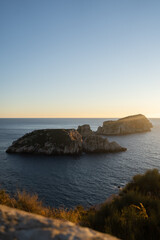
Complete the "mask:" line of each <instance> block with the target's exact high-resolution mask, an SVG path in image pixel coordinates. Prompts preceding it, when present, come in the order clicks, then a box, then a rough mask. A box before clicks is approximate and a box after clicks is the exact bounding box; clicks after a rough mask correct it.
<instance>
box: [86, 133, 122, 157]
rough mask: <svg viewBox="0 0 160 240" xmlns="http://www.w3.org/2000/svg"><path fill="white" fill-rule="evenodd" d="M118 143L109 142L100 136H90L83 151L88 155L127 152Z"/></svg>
mask: <svg viewBox="0 0 160 240" xmlns="http://www.w3.org/2000/svg"><path fill="white" fill-rule="evenodd" d="M126 150H127V149H126V148H123V147H121V146H120V145H119V144H118V143H116V142H111V143H110V142H108V140H107V138H104V137H102V136H99V135H90V136H88V137H86V138H85V139H84V141H83V151H84V152H86V153H108V152H121V151H126Z"/></svg>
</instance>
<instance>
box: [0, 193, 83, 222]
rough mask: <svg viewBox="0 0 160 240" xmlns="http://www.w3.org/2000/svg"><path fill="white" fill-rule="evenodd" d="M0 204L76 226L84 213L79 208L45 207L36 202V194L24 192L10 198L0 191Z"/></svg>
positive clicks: (40, 202)
mask: <svg viewBox="0 0 160 240" xmlns="http://www.w3.org/2000/svg"><path fill="white" fill-rule="evenodd" d="M0 204H3V205H6V206H9V207H13V208H17V209H20V210H23V211H26V212H30V213H35V214H39V215H42V216H45V217H50V218H56V219H63V220H68V221H71V222H74V223H76V224H79V223H80V222H81V220H82V216H85V213H86V211H85V210H84V208H83V207H80V206H79V207H76V208H75V209H65V208H59V209H56V208H50V207H45V206H43V203H42V201H39V200H38V195H37V194H33V195H31V194H29V193H27V192H26V191H22V192H20V191H17V192H16V194H15V196H14V197H11V196H10V195H9V194H8V193H6V191H5V190H0Z"/></svg>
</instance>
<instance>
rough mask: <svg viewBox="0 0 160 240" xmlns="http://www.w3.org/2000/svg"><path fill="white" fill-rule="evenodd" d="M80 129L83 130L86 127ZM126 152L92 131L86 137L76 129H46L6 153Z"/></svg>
mask: <svg viewBox="0 0 160 240" xmlns="http://www.w3.org/2000/svg"><path fill="white" fill-rule="evenodd" d="M88 126H89V125H88ZM80 128H81V129H82V130H83V129H84V128H86V126H85V125H84V126H81V127H79V129H80ZM89 129H90V126H89ZM125 150H126V148H123V147H121V146H120V145H119V144H117V143H116V142H109V141H108V140H107V138H104V137H102V136H99V135H96V134H94V133H93V132H92V130H91V129H90V131H89V132H88V134H85V137H84V136H82V135H81V134H80V133H79V132H78V131H77V130H75V129H44V130H35V131H33V132H31V133H27V134H25V135H24V136H23V137H21V138H19V139H18V140H16V141H14V142H13V143H12V145H11V146H10V147H9V148H8V149H7V151H6V152H7V153H31V154H46V155H65V154H66V155H67V154H80V153H82V152H86V153H109V152H121V151H125Z"/></svg>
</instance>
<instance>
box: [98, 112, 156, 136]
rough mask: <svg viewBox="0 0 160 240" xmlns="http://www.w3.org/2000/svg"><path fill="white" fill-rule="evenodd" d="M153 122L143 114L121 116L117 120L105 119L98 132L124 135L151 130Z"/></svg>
mask: <svg viewBox="0 0 160 240" xmlns="http://www.w3.org/2000/svg"><path fill="white" fill-rule="evenodd" d="M151 128H152V124H151V122H150V121H149V120H148V119H147V118H146V117H145V116H144V115H142V114H139V115H134V116H129V117H125V118H121V119H119V120H117V121H105V122H104V123H103V126H102V127H99V128H98V130H97V132H96V134H102V135H124V134H132V133H141V132H147V131H150V130H151Z"/></svg>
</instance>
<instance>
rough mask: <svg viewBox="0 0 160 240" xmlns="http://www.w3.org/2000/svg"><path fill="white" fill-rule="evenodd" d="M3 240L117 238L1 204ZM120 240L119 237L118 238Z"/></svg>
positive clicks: (0, 235) (103, 239) (0, 218)
mask: <svg viewBox="0 0 160 240" xmlns="http://www.w3.org/2000/svg"><path fill="white" fill-rule="evenodd" d="M0 239H1V240H13V239H14V240H58V239H59V240H116V239H117V238H115V237H112V236H111V235H108V234H103V233H99V232H96V231H94V230H91V229H89V228H84V227H80V226H77V225H75V224H74V223H71V222H68V221H61V220H55V219H49V218H45V217H42V216H40V215H37V214H32V213H27V212H24V211H21V210H18V209H15V208H9V207H6V206H4V205H0ZM117 240H118V239H117Z"/></svg>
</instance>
